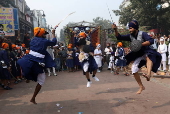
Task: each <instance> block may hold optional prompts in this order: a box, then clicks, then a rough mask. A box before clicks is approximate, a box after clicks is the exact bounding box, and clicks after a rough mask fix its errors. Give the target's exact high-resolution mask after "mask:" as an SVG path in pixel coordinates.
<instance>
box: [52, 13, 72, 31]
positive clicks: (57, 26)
mask: <svg viewBox="0 0 170 114" xmlns="http://www.w3.org/2000/svg"><path fill="white" fill-rule="evenodd" d="M73 13H75V12H72V13H70V14H68V15H67V16H66V17H64V18H63V19H62V20H61V21H60V22H59V23H58V24H57V25H56V26H55V27H54V29H56V28H57V27H58V26H59V24H60V23H61V22H62V21H64V20H65V19H66V18H67V17H68V16H70V15H72V14H73Z"/></svg>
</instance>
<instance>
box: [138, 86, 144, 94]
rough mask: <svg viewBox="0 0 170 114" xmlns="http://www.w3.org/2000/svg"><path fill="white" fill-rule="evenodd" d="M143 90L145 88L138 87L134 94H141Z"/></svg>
mask: <svg viewBox="0 0 170 114" xmlns="http://www.w3.org/2000/svg"><path fill="white" fill-rule="evenodd" d="M143 90H145V87H140V88H139V90H138V91H137V93H136V94H141V92H142V91H143Z"/></svg>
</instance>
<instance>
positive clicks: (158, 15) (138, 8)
mask: <svg viewBox="0 0 170 114" xmlns="http://www.w3.org/2000/svg"><path fill="white" fill-rule="evenodd" d="M130 1H131V3H130V4H129V5H128V6H126V7H125V6H124V4H122V5H121V6H120V7H119V10H113V12H114V13H115V15H117V16H120V19H119V22H120V23H121V24H124V25H126V24H127V23H128V22H129V21H131V20H134V19H135V20H137V21H138V22H139V24H140V26H150V27H151V29H155V28H159V29H164V32H165V33H168V32H170V31H168V30H169V26H170V18H169V15H170V6H169V7H164V6H163V4H164V3H167V4H170V1H169V0H130ZM158 6H159V7H158Z"/></svg>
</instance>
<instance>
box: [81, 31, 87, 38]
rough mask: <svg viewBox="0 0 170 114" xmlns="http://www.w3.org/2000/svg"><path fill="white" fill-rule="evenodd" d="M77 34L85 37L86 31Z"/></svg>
mask: <svg viewBox="0 0 170 114" xmlns="http://www.w3.org/2000/svg"><path fill="white" fill-rule="evenodd" d="M79 36H82V37H83V38H86V37H87V35H86V33H84V32H80V33H79Z"/></svg>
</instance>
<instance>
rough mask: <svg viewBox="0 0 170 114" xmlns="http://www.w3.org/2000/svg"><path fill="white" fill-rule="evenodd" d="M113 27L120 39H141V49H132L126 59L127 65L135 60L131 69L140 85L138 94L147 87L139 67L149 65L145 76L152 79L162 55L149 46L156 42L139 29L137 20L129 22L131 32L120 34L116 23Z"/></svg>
mask: <svg viewBox="0 0 170 114" xmlns="http://www.w3.org/2000/svg"><path fill="white" fill-rule="evenodd" d="M112 28H113V29H114V31H115V36H116V37H117V39H118V40H124V41H130V42H133V41H135V40H138V41H141V44H139V45H141V48H140V50H139V51H136V52H134V51H132V52H130V53H128V54H127V55H126V56H125V59H126V60H127V65H128V64H129V63H130V62H132V61H134V62H133V64H132V68H131V70H132V74H133V75H134V77H135V79H136V81H137V83H138V84H139V87H140V88H139V90H138V91H137V94H140V93H141V92H142V91H143V90H145V87H144V86H143V84H142V81H141V79H140V76H139V74H138V71H139V68H141V67H142V66H143V65H146V66H147V74H146V76H145V78H146V79H147V81H150V77H151V70H152V71H153V72H155V73H156V72H157V70H158V68H159V66H160V62H161V55H160V54H159V53H158V52H157V51H155V50H153V49H151V48H150V47H149V46H150V45H151V44H153V43H154V40H153V38H151V37H150V36H149V35H148V34H147V33H146V32H143V31H139V30H138V29H139V24H138V22H137V21H136V20H132V21H131V22H130V23H129V32H130V34H127V35H120V34H119V33H118V31H117V26H116V25H115V24H113V25H112Z"/></svg>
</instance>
